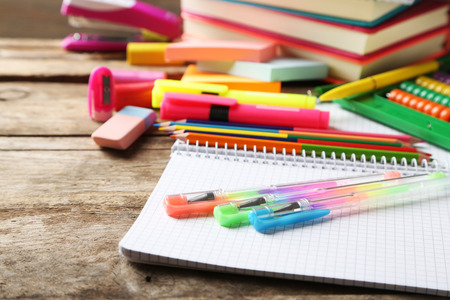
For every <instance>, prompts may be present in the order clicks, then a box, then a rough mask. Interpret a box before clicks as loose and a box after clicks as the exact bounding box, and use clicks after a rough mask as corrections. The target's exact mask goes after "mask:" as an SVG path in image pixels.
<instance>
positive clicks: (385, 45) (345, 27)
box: [181, 0, 449, 81]
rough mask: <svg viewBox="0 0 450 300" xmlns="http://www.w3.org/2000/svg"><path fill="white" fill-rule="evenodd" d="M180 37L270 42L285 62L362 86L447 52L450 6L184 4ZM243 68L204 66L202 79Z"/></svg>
mask: <svg viewBox="0 0 450 300" xmlns="http://www.w3.org/2000/svg"><path fill="white" fill-rule="evenodd" d="M181 8H182V18H183V25H184V30H183V37H184V38H185V39H200V40H217V39H223V40H266V41H267V40H268V41H273V42H276V43H278V44H280V45H281V49H282V51H283V52H284V53H285V54H286V55H288V56H294V57H301V58H305V59H309V60H314V61H320V62H324V63H326V64H327V65H328V66H329V68H330V69H329V76H330V77H332V78H334V79H338V80H344V81H351V80H356V79H360V78H363V77H366V76H369V75H373V74H376V73H379V72H383V71H387V70H390V69H394V68H397V67H401V66H404V65H407V64H410V63H413V62H416V61H419V60H422V59H426V58H432V57H437V56H440V55H443V54H444V53H445V52H446V51H447V50H448V43H447V38H446V37H447V35H448V32H449V26H448V25H449V18H448V3H446V2H442V1H433V0H432V1H417V2H413V3H410V4H399V3H396V1H393V2H389V1H388V2H385V1H360V0H340V1H333V0H316V1H308V0H303V1H293V2H292V1H281V2H280V1H262V0H252V1H245V0H243V1H235V0H232V1H231V0H182V1H181ZM229 68H233V69H234V68H238V67H235V66H233V64H231V63H230V62H228V63H221V64H218V63H213V64H212V63H204V64H201V70H202V71H217V70H222V71H223V70H224V69H229Z"/></svg>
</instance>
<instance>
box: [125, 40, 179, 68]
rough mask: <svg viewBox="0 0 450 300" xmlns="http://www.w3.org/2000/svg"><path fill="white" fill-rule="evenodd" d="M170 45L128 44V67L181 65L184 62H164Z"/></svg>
mask: <svg viewBox="0 0 450 300" xmlns="http://www.w3.org/2000/svg"><path fill="white" fill-rule="evenodd" d="M168 45H170V43H159V42H158V43H128V44H127V63H128V64H130V65H183V64H185V62H184V61H166V59H165V51H166V47H167V46H168Z"/></svg>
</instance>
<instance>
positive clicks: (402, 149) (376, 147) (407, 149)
mask: <svg viewBox="0 0 450 300" xmlns="http://www.w3.org/2000/svg"><path fill="white" fill-rule="evenodd" d="M191 132H192V133H201V134H211V132H208V131H197V130H177V131H174V132H172V134H174V135H178V134H183V133H191ZM214 134H215V135H222V136H231V137H242V138H255V136H252V135H246V134H233V133H223V132H214ZM257 138H258V139H264V140H272V141H280V142H293V143H307V144H313V145H328V146H338V147H351V148H362V149H374V150H387V151H397V152H420V151H418V150H417V149H416V148H411V147H392V146H384V145H370V144H358V143H346V142H335V141H324V140H315V139H299V138H292V137H287V138H282V137H265V136H257ZM420 153H423V152H420ZM423 154H425V155H427V156H429V155H428V154H426V153H423Z"/></svg>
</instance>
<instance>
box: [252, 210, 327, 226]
mask: <svg viewBox="0 0 450 300" xmlns="http://www.w3.org/2000/svg"><path fill="white" fill-rule="evenodd" d="M258 211H259V212H263V209H253V210H252V211H250V212H249V214H248V219H249V221H250V224H252V225H253V227H254V228H255V229H256V230H257V231H258V232H264V231H266V230H268V229H272V228H275V227H280V226H287V225H293V224H297V223H302V222H306V221H310V220H314V219H317V218H321V217H324V216H326V215H328V214H330V210H329V209H316V210H308V211H300V212H294V213H291V214H288V215H284V216H282V217H278V218H277V217H275V218H271V217H266V215H265V214H264V212H263V215H258Z"/></svg>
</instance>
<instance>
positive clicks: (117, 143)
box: [91, 105, 156, 150]
mask: <svg viewBox="0 0 450 300" xmlns="http://www.w3.org/2000/svg"><path fill="white" fill-rule="evenodd" d="M155 120H156V113H155V112H154V111H153V110H151V109H149V108H144V107H137V106H131V105H130V106H126V107H124V108H123V109H122V110H120V111H119V112H118V113H117V114H115V115H114V116H113V117H112V118H110V119H109V120H108V121H106V122H105V123H104V124H102V126H100V127H99V128H98V129H97V130H96V131H94V133H92V135H91V137H92V138H93V139H94V142H95V143H96V144H97V145H99V146H102V147H107V148H114V149H119V150H124V149H127V148H128V147H129V146H130V145H131V144H132V143H133V142H134V141H136V140H137V139H138V138H139V137H140V136H141V135H142V134H143V133H144V132H145V131H147V130H148V129H149V128H150V127H151V126H152V124H153V123H154V122H155Z"/></svg>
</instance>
